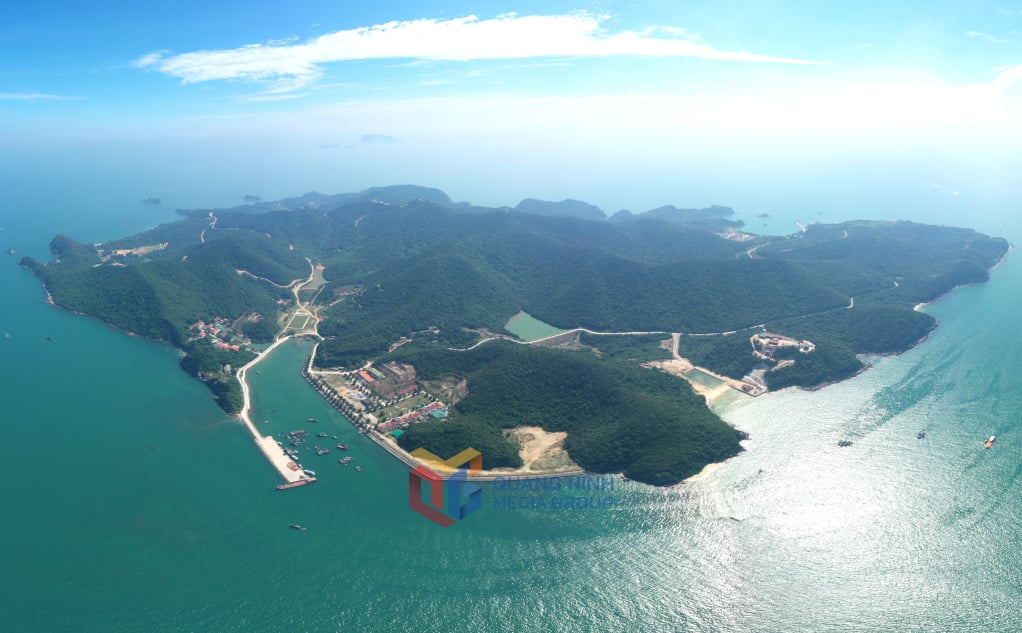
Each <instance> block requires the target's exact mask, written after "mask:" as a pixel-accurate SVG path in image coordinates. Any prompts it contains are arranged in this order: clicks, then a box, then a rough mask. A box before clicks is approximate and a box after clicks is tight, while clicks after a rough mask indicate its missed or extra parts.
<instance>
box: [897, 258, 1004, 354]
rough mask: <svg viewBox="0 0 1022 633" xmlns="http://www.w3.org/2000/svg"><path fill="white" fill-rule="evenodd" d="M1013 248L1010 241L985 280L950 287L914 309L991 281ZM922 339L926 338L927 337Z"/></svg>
mask: <svg viewBox="0 0 1022 633" xmlns="http://www.w3.org/2000/svg"><path fill="white" fill-rule="evenodd" d="M1013 250H1015V245H1014V244H1012V243H1011V242H1009V243H1008V250H1006V251H1004V255H1001V258H1000V259H998V260H997V263H995V264H994V265H993V266H991V267H990V268H988V269H987V279H985V280H983V281H976V282H973V283H969V284H960V285H958V286H955V287H954V288H951V289H949V290H948V291H947V292H945V293H943V294H941V295H940V296H938V297H935V298H933V299H930V300H929V301H923V302H922V303H917V304H916V305H915V307H913V308H912V309H913V310H915V311H916V312H921V311H922V310H923V309H925V308H926V307H927V306H929V305H932V304H934V303H937V302H938V301H940V300H941V299H943V298H944V297H946V296H948V295H949V294H951V293H952V292H954V291H955V290H958V289H959V288H965V287H968V286H978V285H980V284H985V283H988V282H989V281H990V277H989V275H990V273H992V272H994V271H995V270H997V269H998V268H1000V267H1001V264H1003V263H1004V260H1006V259H1008V255H1010V254H1011V251H1013ZM938 324H939V323H938ZM934 327H936V326H934ZM922 340H926V339H925V337H924V338H923V339H922ZM920 342H922V341H918V342H917V343H914V344H913V347H915V345H917V344H918V343H920ZM909 349H911V348H909ZM897 353H899V354H900V353H901V352H897Z"/></svg>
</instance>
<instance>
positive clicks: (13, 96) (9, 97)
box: [0, 92, 85, 101]
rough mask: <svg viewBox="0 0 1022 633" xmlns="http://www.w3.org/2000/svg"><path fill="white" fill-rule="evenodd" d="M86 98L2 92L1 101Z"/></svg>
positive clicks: (75, 99)
mask: <svg viewBox="0 0 1022 633" xmlns="http://www.w3.org/2000/svg"><path fill="white" fill-rule="evenodd" d="M84 98H85V97H74V96H67V95H52V94H45V93H42V92H0V101H81V100H82V99H84Z"/></svg>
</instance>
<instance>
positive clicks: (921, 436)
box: [916, 431, 926, 440]
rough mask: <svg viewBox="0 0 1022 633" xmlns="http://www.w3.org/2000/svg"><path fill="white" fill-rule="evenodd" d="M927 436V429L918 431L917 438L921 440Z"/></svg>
mask: <svg viewBox="0 0 1022 633" xmlns="http://www.w3.org/2000/svg"><path fill="white" fill-rule="evenodd" d="M925 437H926V431H919V432H918V433H916V439H917V440H921V439H923V438H925Z"/></svg>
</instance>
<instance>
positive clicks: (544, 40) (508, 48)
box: [133, 13, 826, 90]
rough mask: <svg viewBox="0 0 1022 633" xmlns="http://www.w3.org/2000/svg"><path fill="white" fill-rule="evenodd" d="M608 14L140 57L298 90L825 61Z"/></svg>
mask: <svg viewBox="0 0 1022 633" xmlns="http://www.w3.org/2000/svg"><path fill="white" fill-rule="evenodd" d="M606 19H607V16H598V15H593V14H589V13H576V14H572V15H548V16H540V15H535V16H519V15H516V14H504V15H501V16H498V17H496V18H493V19H488V20H481V19H479V18H478V17H476V16H468V17H463V18H455V19H450V20H436V19H422V20H412V21H403V22H388V23H386V24H380V25H376V26H371V27H362V28H357V29H349V30H344V31H337V32H334V33H328V34H326V35H322V36H319V37H316V38H313V39H310V40H307V41H304V42H299V43H295V42H287V43H284V42H279V41H271V42H264V43H260V44H249V45H247V46H242V47H240V48H234V49H226V50H203V51H194V52H190V53H182V54H179V55H170V54H169V53H167V52H166V51H157V52H153V53H149V54H147V55H144V56H142V57H140V58H139V59H137V60H135V61H134V62H133V65H134V66H136V67H138V68H152V69H155V70H158V71H160V72H163V73H165V74H167V75H170V76H172V77H176V78H178V79H180V80H181V81H182V83H186V84H188V83H199V82H204V81H218V80H219V81H223V80H242V81H257V82H265V83H269V84H270V85H271V86H275V87H278V88H279V89H280V90H294V89H297V88H300V87H302V86H304V85H307V84H308V83H310V82H312V81H314V80H315V79H317V78H318V77H320V76H321V75H322V74H323V70H322V67H323V65H325V64H329V63H334V62H343V61H354V60H368V59H413V60H432V61H469V60H485V59H528V58H537V57H611V56H645V57H696V58H701V59H713V60H722V61H735V62H760V63H778V64H821V63H826V62H817V61H811V60H805V59H793V58H786V57H773V56H770V55H760V54H756V53H748V52H744V51H723V50H718V49H715V48H713V47H711V46H709V45H707V44H704V43H702V42H700V41H694V40H695V39H697V38H698V36H696V35H694V34H691V33H689V32H687V31H685V30H683V29H679V28H676V27H656V28H651V29H647V30H645V31H643V32H641V33H640V32H635V31H620V32H617V33H611V32H609V31H607V30H606V29H604V28H602V26H601V24H602V23H603V22H604V21H605V20H606Z"/></svg>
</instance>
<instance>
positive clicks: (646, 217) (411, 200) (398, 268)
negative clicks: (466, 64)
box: [21, 185, 1009, 485]
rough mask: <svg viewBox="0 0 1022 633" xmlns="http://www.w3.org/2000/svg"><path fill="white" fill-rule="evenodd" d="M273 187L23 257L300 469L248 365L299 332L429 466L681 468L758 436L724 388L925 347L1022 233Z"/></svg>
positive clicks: (71, 301) (378, 435) (331, 390)
mask: <svg viewBox="0 0 1022 633" xmlns="http://www.w3.org/2000/svg"><path fill="white" fill-rule="evenodd" d="M252 198H253V199H252V200H248V199H246V201H247V202H250V204H247V205H245V206H240V207H236V208H233V209H226V210H223V209H217V210H211V209H189V210H181V211H179V214H180V215H181V216H182V219H180V220H178V221H176V222H171V223H168V224H164V225H161V226H158V227H156V228H154V229H151V230H149V231H146V232H144V233H140V234H138V235H134V236H131V237H127V238H124V239H119V240H114V241H112V242H107V243H104V244H98V245H95V244H84V243H81V242H78V241H76V240H74V239H72V238H70V237H67V236H63V235H59V236H57V237H56V238H54V239H53V241H52V242H51V244H50V250H51V252H52V255H53V259H52V260H51V261H49V262H40V261H37V260H35V259H33V258H31V257H25V258H23V259H22V260H21V263H22V265H23V266H25V267H27V268H29V269H30V270H31V271H32V272H33V273H35V274H36V275H37V276H38V277H39V279H40V280H41V281H42V283H43V284H44V285H45V288H46V291H47V292H48V294H49V296H50V297H52V301H53V302H54V303H55V304H56V305H59V306H62V307H64V308H66V309H68V310H73V311H75V312H78V313H82V314H86V315H91V316H94V317H96V318H99V319H101V320H103V321H104V322H106V323H109V324H111V325H114V326H116V327H119V328H121V329H123V330H125V331H128V332H131V333H134V334H137V335H140V336H145V337H149V338H152V339H157V340H161V341H165V342H167V343H169V344H171V345H173V346H175V347H177V348H179V349H180V350H182V352H184V355H183V357H182V360H181V366H182V368H183V369H184V370H185V371H187V372H189V373H190V374H192V375H194V376H196V377H197V378H198V379H200V380H202V381H204V382H205V383H206V384H207V385H208V386H209V388H210V390H211V392H212V393H213V394H214V397H215V398H216V400H217V402H218V403H219V404H220V406H221V407H223V408H224V410H225V411H227V412H229V413H234V414H238V415H240V416H241V417H242V419H243V420H245V421H246V422H248V423H249V426H250V428H251V430H252V432H253V434H254V435H255V436H256V439H257V442H260V446H261V447H262V448H263V449H264V452H266V453H267V457H268V458H270V459H271V461H274V460H276V461H275V463H276V464H278V466H279V470H281V473H282V474H284V475H286V471H285V467H286V468H290V469H291V471H292V472H296V471H295V470H294V468H295V466H297V465H292V466H288V461H287V459H286V458H287V450H286V449H285V448H280V447H277V445H276V442H273V445H272V446H271V445H269V443H267V442H266V441H265V440H266V438H261V436H260V435H259V434H258V432H257V431H256V430H255V428H254V426H252V425H251V421H250V420H248V419H247V410H248V404H249V401H250V398H249V394H248V387H247V385H246V384H245V381H244V378H245V373H246V371H247V369H248V368H249V367H251V366H252V365H253V363H256V362H258V361H259V360H260V359H261V358H263V357H264V356H265V354H266V351H265V346H267V345H270V346H271V347H272V345H273V344H275V343H279V342H280V341H282V340H286V339H288V338H292V337H298V338H308V339H312V340H315V341H316V344H315V346H314V347H313V353H312V357H311V358H310V359H309V362H308V364H307V367H306V369H305V371H304V373H305V376H306V379H307V380H308V381H309V383H310V384H312V385H313V387H314V388H316V389H317V391H319V392H320V393H321V394H322V395H323V397H324V398H326V399H327V400H328V401H330V402H331V404H333V405H334V406H335V407H336V408H337V409H338V410H339V411H340V412H341V413H343V414H344V416H345V417H346V418H347V419H348V420H350V421H351V422H352V423H353V424H355V425H357V426H358V427H359V428H360V429H361V430H362V431H364V432H365V433H367V434H368V435H369V436H370V437H372V438H373V439H374V440H375V441H377V442H378V443H379V444H380V445H381V446H383V447H384V448H385V449H387V450H388V451H390V452H391V453H393V454H394V455H396V456H398V457H399V458H401V459H404V460H406V462H408V463H409V464H414V463H416V462H415V458H414V457H413V456H412V455H411V452H412V451H414V450H415V449H425V450H427V451H429V452H431V453H433V454H435V455H438V456H441V457H442V458H447V457H450V456H452V455H454V454H457V453H458V452H460V451H462V450H464V449H466V448H469V447H472V448H474V449H476V450H478V451H480V452H481V453H482V454H483V456H484V457H483V459H484V466H485V468H486V469H487V470H489V471H490V472H494V473H501V472H503V473H528V474H541V473H543V472H565V471H569V470H573V469H575V470H577V469H582V470H585V471H588V472H593V473H623V474H624V475H625V476H626V477H628V478H630V479H633V480H636V481H640V482H645V483H649V484H653V485H672V484H676V483H678V482H680V481H683V480H684V479H686V478H688V477H690V476H692V475H694V474H696V473H698V472H700V471H701V470H702V469H703V468H704V467H705V466H706V465H708V464H711V463H716V462H720V461H723V460H725V459H728V458H730V457H733V456H735V455H737V454H738V453H739V452H740V451H741V450H742V447H741V445H740V441H741V440H742V439H743V438H744V437H745V436H744V435H743V434H742V433H741V432H740V431H738V430H736V429H734V428H732V427H730V426H729V425H727V424H726V423H724V422H723V421H722V420H721V419H720V418H719V417H718V416H717V415H715V414H714V413H713V411H712V410H711V409H710V408H708V406H707V404H708V403H712V402H714V401H715V400H716V399H717V398H720V397H722V396H723V395H726V394H733V396H734V397H738V398H752V397H758V396H760V395H761V394H763V393H766V392H769V391H773V390H777V389H782V388H786V387H801V388H816V387H819V386H821V385H824V384H826V383H829V382H834V381H838V380H842V379H845V378H848V377H850V376H853V375H855V374H856V373H858V372H859V371H861V370H862V369H863V368H864V363H863V362H862V360H861V359H860V358H859V357H860V355H863V354H892V353H898V352H902V351H904V350H906V349H909V348H910V347H912V346H913V345H915V344H916V343H918V342H919V341H921V340H923V339H925V337H926V336H927V335H928V333H929V332H930V331H931V330H932V329H933V328H934V327H935V326H936V321H935V320H934V319H933V317H931V316H930V315H928V314H926V313H925V312H922V311H919V310H917V309H915V308H916V307H917V306H918V305H919V304H925V303H926V302H930V301H933V300H934V299H936V298H938V297H940V296H941V295H943V294H944V293H947V292H949V291H950V290H952V289H953V288H955V287H957V286H960V285H963V284H972V283H981V282H984V281H986V280H987V279H988V271H989V270H990V269H991V268H992V267H993V266H995V265H996V264H997V263H998V262H999V261H1000V260H1001V259H1002V258H1003V257H1004V256H1005V254H1006V253H1007V252H1008V250H1009V245H1008V243H1007V242H1006V241H1005V240H1003V239H1000V238H995V237H988V236H985V235H982V234H980V233H977V232H975V231H973V230H970V229H965V228H954V227H944V226H929V225H923V224H917V223H912V222H904V221H876V220H859V221H852V222H843V223H837V224H822V223H819V222H815V223H812V224H809V225H801V224H800V225H799V226H800V230H799V231H798V232H796V233H793V234H791V235H785V236H763V235H756V234H754V233H751V232H749V231H746V230H743V229H744V225H743V223H742V222H741V221H740V220H736V219H733V214H734V211H733V210H732V209H730V208H728V207H724V206H719V205H714V206H711V207H708V208H704V209H680V208H677V207H674V206H670V205H668V206H664V207H659V208H657V209H653V210H650V211H648V212H645V213H632V212H629V211H619V212H617V213H614V214H613V215H611V216H609V217H607V214H605V213H604V212H603V211H602V210H600V209H598V208H597V207H595V206H593V205H589V204H588V203H584V202H580V201H577V200H565V201H561V202H544V201H541V200H535V199H526V200H524V201H522V203H520V204H519V205H517V206H516V207H510V206H505V207H500V208H489V207H481V206H476V205H473V204H471V203H466V202H454V201H453V200H451V198H450V197H449V196H447V194H445V193H444V192H442V191H440V190H437V189H432V188H427V187H419V186H413V185H400V186H393V187H375V188H370V189H366V190H364V191H360V192H355V193H345V194H335V195H325V194H319V193H309V194H305V195H304V196H300V197H296V198H288V199H284V200H279V201H275V202H263V201H261V200H255V199H254V196H253V197H252ZM239 379H240V380H239ZM274 451H277V452H280V451H283V453H282V455H283V457H281V456H280V455H277V454H276V453H275V452H274ZM285 478H286V479H288V481H292V479H300V478H301V475H295V476H294V477H291V478H289V477H285Z"/></svg>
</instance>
